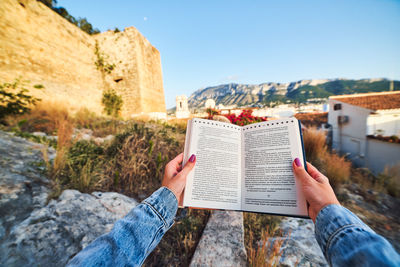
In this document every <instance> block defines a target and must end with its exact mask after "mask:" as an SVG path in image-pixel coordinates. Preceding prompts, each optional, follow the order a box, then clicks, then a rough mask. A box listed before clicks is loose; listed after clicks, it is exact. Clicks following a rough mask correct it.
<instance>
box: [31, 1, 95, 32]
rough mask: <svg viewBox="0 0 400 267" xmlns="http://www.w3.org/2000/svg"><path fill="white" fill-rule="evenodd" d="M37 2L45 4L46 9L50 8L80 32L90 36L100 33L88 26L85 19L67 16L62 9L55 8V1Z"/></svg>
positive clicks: (66, 12)
mask: <svg viewBox="0 0 400 267" xmlns="http://www.w3.org/2000/svg"><path fill="white" fill-rule="evenodd" d="M37 1H39V2H42V3H43V4H45V5H46V6H47V7H49V8H51V9H52V10H53V11H54V12H56V13H57V14H58V15H60V16H61V17H63V18H64V19H66V20H68V21H69V22H71V23H72V24H74V25H76V26H77V27H79V28H80V29H81V30H82V31H84V32H86V33H88V34H91V35H92V34H97V33H100V31H99V30H98V29H97V28H94V27H93V26H92V24H90V23H89V21H87V19H86V18H75V17H74V16H72V15H71V14H69V13H68V11H67V10H66V9H65V8H64V7H57V6H56V5H57V0H37Z"/></svg>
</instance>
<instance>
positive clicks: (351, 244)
mask: <svg viewBox="0 0 400 267" xmlns="http://www.w3.org/2000/svg"><path fill="white" fill-rule="evenodd" d="M177 209H178V203H177V200H176V198H175V195H174V194H173V193H172V192H171V191H170V190H169V189H167V188H165V187H162V188H160V189H158V190H157V191H156V192H154V193H153V194H152V195H151V196H150V197H149V198H147V199H146V200H144V201H143V202H142V203H141V204H140V205H138V206H137V207H136V208H134V209H132V210H131V211H130V212H129V213H128V215H126V216H125V217H124V218H123V219H121V220H119V221H117V222H116V223H115V225H114V228H113V229H112V231H111V232H110V233H108V234H105V235H103V236H100V237H99V238H97V239H96V240H94V241H93V242H92V243H91V244H90V245H89V246H87V247H86V248H85V249H83V250H82V251H81V252H79V253H78V254H77V255H76V256H75V257H74V258H73V259H72V260H71V261H70V262H69V263H68V266H140V265H142V263H143V261H144V260H145V259H146V257H147V256H148V255H149V254H150V252H151V251H152V250H153V249H154V248H155V247H156V245H157V244H158V243H159V242H160V240H161V238H162V237H163V235H164V234H165V233H166V232H167V230H168V229H169V228H170V227H171V226H172V225H173V223H174V218H175V214H176V211H177ZM315 234H316V238H317V241H318V243H319V245H320V247H321V249H322V251H323V253H324V255H325V258H326V259H327V261H328V262H329V264H330V265H331V266H379V267H383V266H400V256H399V254H397V253H396V251H395V250H394V248H393V247H392V245H391V244H390V243H389V242H388V241H387V240H386V239H384V238H383V237H381V236H379V235H377V234H376V233H375V232H374V231H372V230H371V229H370V228H369V227H368V226H367V225H365V224H364V223H363V222H362V221H361V220H360V219H359V218H358V217H357V216H355V215H354V214H353V213H351V212H350V211H349V210H347V209H346V208H344V207H342V206H339V205H329V206H327V207H325V208H324V209H322V210H321V211H320V212H319V214H318V216H317V219H316V224H315Z"/></svg>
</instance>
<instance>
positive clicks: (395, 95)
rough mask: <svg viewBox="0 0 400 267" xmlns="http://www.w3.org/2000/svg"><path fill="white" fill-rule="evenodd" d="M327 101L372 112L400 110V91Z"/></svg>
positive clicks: (335, 98)
mask: <svg viewBox="0 0 400 267" xmlns="http://www.w3.org/2000/svg"><path fill="white" fill-rule="evenodd" d="M329 99H334V100H337V101H340V102H343V103H347V104H350V105H354V106H359V107H363V108H367V109H372V110H384V109H400V91H394V92H381V93H366V94H354V95H340V96H331V97H329Z"/></svg>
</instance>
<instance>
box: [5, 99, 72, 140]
mask: <svg viewBox="0 0 400 267" xmlns="http://www.w3.org/2000/svg"><path fill="white" fill-rule="evenodd" d="M65 120H67V121H70V120H71V117H70V116H69V113H68V109H67V107H66V106H65V105H64V104H63V103H59V102H49V101H43V102H39V103H38V104H37V105H36V106H35V107H34V108H33V109H32V110H31V111H30V112H29V113H26V114H23V115H21V116H14V117H8V118H7V119H6V121H7V124H8V125H10V126H18V127H19V128H20V130H21V131H23V132H44V133H46V134H49V135H54V134H56V133H57V130H58V127H59V124H60V122H62V121H65Z"/></svg>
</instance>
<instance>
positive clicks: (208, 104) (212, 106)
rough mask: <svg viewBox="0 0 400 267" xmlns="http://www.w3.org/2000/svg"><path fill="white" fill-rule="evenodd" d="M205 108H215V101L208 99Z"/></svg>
mask: <svg viewBox="0 0 400 267" xmlns="http://www.w3.org/2000/svg"><path fill="white" fill-rule="evenodd" d="M205 108H206V109H208V108H215V101H214V99H211V98H210V99H207V101H206V104H205Z"/></svg>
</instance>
